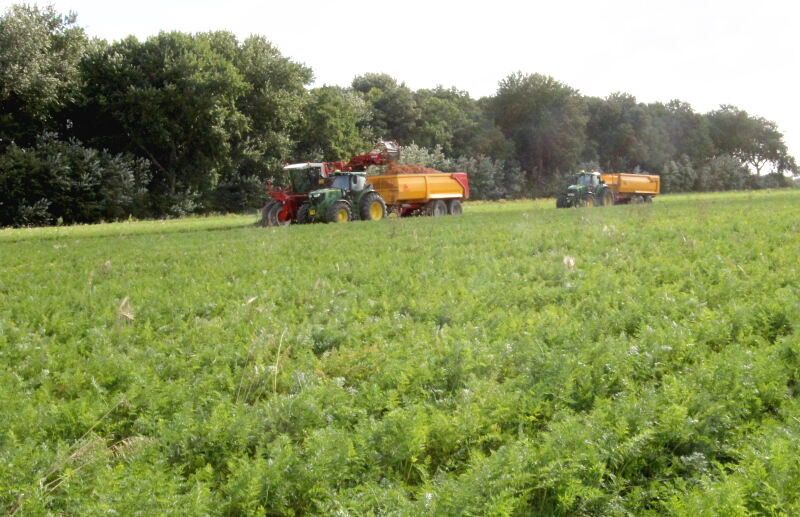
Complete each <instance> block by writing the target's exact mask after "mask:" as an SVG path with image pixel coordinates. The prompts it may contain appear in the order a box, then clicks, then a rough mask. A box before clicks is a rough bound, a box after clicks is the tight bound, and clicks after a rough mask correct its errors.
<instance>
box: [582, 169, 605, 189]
mask: <svg viewBox="0 0 800 517" xmlns="http://www.w3.org/2000/svg"><path fill="white" fill-rule="evenodd" d="M602 182H603V181H602V179H601V178H600V173H599V172H582V173H580V174H578V180H577V182H576V183H577V184H578V185H581V186H583V187H587V188H588V189H589V190H594V189H596V188H597V187H599V186H600V184H601V183H602Z"/></svg>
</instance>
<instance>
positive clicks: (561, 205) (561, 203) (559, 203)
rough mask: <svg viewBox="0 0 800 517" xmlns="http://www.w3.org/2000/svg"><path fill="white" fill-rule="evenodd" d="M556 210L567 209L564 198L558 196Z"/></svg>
mask: <svg viewBox="0 0 800 517" xmlns="http://www.w3.org/2000/svg"><path fill="white" fill-rule="evenodd" d="M556 208H568V205H567V198H565V197H564V196H558V197H557V198H556Z"/></svg>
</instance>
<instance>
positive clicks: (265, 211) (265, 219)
mask: <svg viewBox="0 0 800 517" xmlns="http://www.w3.org/2000/svg"><path fill="white" fill-rule="evenodd" d="M274 204H275V201H268V202H267V204H266V205H264V207H263V208H261V220H260V221H258V224H259V225H260V226H272V225H271V224H270V222H269V212H270V210H272V205H274Z"/></svg>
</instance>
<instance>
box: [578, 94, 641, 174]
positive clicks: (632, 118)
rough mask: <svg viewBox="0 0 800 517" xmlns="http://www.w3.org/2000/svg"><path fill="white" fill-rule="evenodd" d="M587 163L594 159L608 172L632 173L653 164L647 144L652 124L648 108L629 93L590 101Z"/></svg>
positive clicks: (588, 105) (588, 99)
mask: <svg viewBox="0 0 800 517" xmlns="http://www.w3.org/2000/svg"><path fill="white" fill-rule="evenodd" d="M586 104H587V110H588V115H589V118H588V121H587V124H586V135H587V138H588V144H589V149H587V151H588V152H587V153H585V154H584V158H586V159H594V160H597V162H598V163H599V164H600V166H601V167H602V168H603V169H604V170H632V169H634V168H636V167H642V166H644V165H645V164H646V163H648V161H649V158H650V157H649V152H648V151H649V148H648V145H647V142H646V138H647V136H648V131H649V129H650V125H651V121H650V115H649V113H648V111H647V108H646V107H645V106H643V105H641V104H639V103H637V102H636V98H635V97H633V96H632V95H628V94H626V93H615V94H612V95H610V96H608V97H606V98H605V99H598V98H587V99H586Z"/></svg>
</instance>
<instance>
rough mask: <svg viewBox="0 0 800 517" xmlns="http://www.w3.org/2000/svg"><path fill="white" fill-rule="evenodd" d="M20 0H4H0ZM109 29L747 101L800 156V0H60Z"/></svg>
mask: <svg viewBox="0 0 800 517" xmlns="http://www.w3.org/2000/svg"><path fill="white" fill-rule="evenodd" d="M13 3H15V2H12V1H7V0H0V7H2V9H3V10H5V8H6V7H8V6H9V5H11V4H13ZM39 3H41V4H44V3H52V4H53V5H54V6H55V7H56V8H57V9H58V10H59V11H63V12H66V11H75V12H76V13H77V14H78V23H79V24H80V25H82V26H83V27H85V28H86V29H87V31H88V33H89V34H90V35H92V36H98V37H102V38H105V39H108V40H114V39H119V38H122V37H124V36H126V35H129V34H134V35H136V36H138V37H139V38H146V37H147V36H150V35H153V34H156V33H158V32H159V31H161V30H180V31H186V32H199V31H208V30H220V29H224V30H229V31H232V32H234V33H235V34H237V35H238V36H240V37H242V38H244V37H246V36H248V35H250V34H263V35H264V36H266V37H267V38H268V39H269V40H270V41H272V43H273V44H275V45H276V46H277V47H278V48H280V50H281V51H282V52H283V54H284V55H287V56H289V57H291V58H292V59H294V60H296V61H300V62H303V63H305V64H306V65H308V66H310V67H311V68H313V70H314V74H315V78H316V82H315V84H316V85H322V84H336V85H348V84H349V83H350V81H351V80H352V78H353V77H354V76H356V75H359V74H363V73H365V72H386V73H388V74H390V75H392V76H394V77H396V78H397V79H398V80H400V81H404V82H406V84H408V86H410V87H411V88H414V89H417V88H423V87H433V86H436V85H438V84H441V85H444V86H455V87H457V88H459V89H462V90H467V91H469V92H470V94H472V95H473V96H474V97H481V96H485V95H491V94H493V93H494V92H495V90H496V88H497V83H498V81H499V80H500V79H502V78H503V77H505V76H506V75H508V74H509V73H512V72H515V71H522V72H526V73H534V72H538V73H543V74H548V75H552V76H553V77H555V78H556V79H557V80H559V81H562V82H565V83H567V84H569V85H570V86H572V87H574V88H577V89H578V90H580V91H581V92H582V93H583V94H586V95H596V96H606V95H608V94H610V93H612V92H615V91H625V92H628V93H631V94H633V95H635V96H636V97H637V98H638V99H639V100H640V101H644V102H652V101H664V102H666V101H669V100H670V99H675V98H677V99H681V100H684V101H687V102H689V103H691V104H692V105H693V106H694V108H695V109H696V110H699V111H709V110H712V109H715V108H717V107H718V106H719V105H720V104H735V105H737V106H739V107H740V108H742V109H745V110H747V111H748V112H750V113H753V114H757V115H760V116H763V117H766V118H768V119H770V120H774V121H775V122H777V123H778V125H779V127H780V129H781V130H782V131H783V133H784V135H785V137H786V142H787V143H788V144H789V148H790V150H791V151H792V153H793V154H794V155H795V156H796V157H798V158H800V102H798V97H797V93H796V92H797V91H800V36H798V34H799V32H798V23H800V7H796V6H795V5H794V2H792V1H789V0H785V1H777V0H760V1H758V2H753V1H742V0H732V1H722V0H719V1H710V0H707V1H703V0H672V1H645V0H618V1H601V0H594V1H592V0H561V1H548V2H535V1H529V2H524V1H517V2H513V1H506V0H492V1H481V2H468V1H460V2H458V1H434V0H428V1H419V0H406V1H395V2H378V1H362V0H342V1H327V2H311V1H307V0H291V1H287V2H274V3H273V2H268V1H262V2H256V1H247V0H227V1H225V2H213V1H209V0H200V1H188V0H160V1H154V0H138V1H136V2H113V1H108V0H104V1H100V0H53V1H51V2H39Z"/></svg>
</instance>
